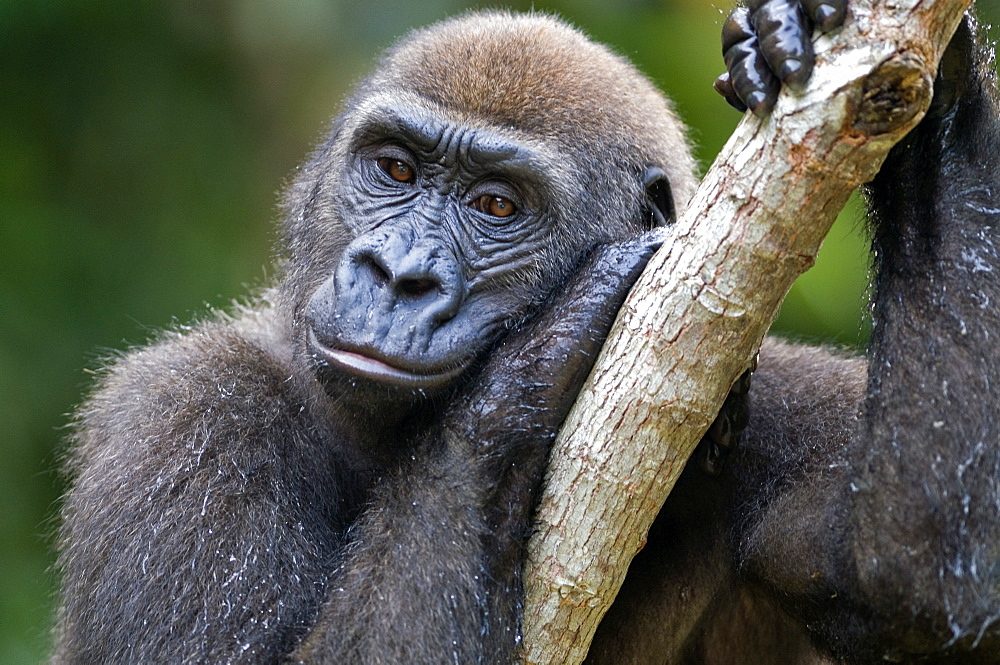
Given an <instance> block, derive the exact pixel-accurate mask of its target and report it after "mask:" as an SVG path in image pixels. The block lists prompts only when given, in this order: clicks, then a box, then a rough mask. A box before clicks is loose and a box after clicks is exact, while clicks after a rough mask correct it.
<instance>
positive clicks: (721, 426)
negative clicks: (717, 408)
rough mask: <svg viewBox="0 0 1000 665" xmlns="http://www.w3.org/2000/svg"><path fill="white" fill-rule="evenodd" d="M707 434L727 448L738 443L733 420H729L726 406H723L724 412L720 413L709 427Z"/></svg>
mask: <svg viewBox="0 0 1000 665" xmlns="http://www.w3.org/2000/svg"><path fill="white" fill-rule="evenodd" d="M706 436H708V438H709V439H711V440H712V441H713V442H715V443H716V444H718V445H719V446H721V447H722V448H725V449H726V450H729V449H730V448H733V447H734V446H735V445H736V433H735V432H734V430H733V424H732V422H730V420H729V414H728V413H726V412H725V407H723V411H722V413H720V414H719V416H718V417H717V418H716V419H715V420H714V421H713V422H712V425H711V426H710V427H709V428H708V432H707V433H706Z"/></svg>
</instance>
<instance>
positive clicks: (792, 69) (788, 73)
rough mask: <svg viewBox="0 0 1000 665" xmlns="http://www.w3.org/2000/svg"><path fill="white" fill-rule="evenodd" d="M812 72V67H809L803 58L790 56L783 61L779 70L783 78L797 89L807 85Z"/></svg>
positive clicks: (791, 86) (779, 74)
mask: <svg viewBox="0 0 1000 665" xmlns="http://www.w3.org/2000/svg"><path fill="white" fill-rule="evenodd" d="M811 74H812V67H807V66H806V64H805V63H803V62H802V61H801V60H796V59H794V58H789V59H788V60H785V61H784V62H783V63H781V69H780V70H779V71H778V76H779V77H780V78H781V80H782V81H784V82H785V84H786V85H788V86H789V87H790V88H792V89H794V90H796V91H799V90H802V88H804V87H805V85H806V83H807V82H808V81H809V76H810V75H811Z"/></svg>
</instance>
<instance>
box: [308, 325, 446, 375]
mask: <svg viewBox="0 0 1000 665" xmlns="http://www.w3.org/2000/svg"><path fill="white" fill-rule="evenodd" d="M309 338H310V339H309V343H310V346H311V347H312V351H313V355H314V357H316V358H317V359H319V360H322V361H324V362H326V363H328V364H329V365H331V366H334V367H339V368H340V369H343V370H346V371H348V372H350V373H351V374H355V375H361V376H365V377H368V378H370V379H374V380H376V381H380V382H382V383H391V384H395V385H398V386H403V387H407V388H426V387H432V386H437V385H441V384H444V383H448V382H449V381H451V380H452V379H454V378H456V377H457V376H458V375H459V374H461V373H462V371H464V369H465V366H464V364H463V365H459V366H458V367H455V368H454V369H451V370H448V371H445V372H438V373H431V374H418V373H415V372H410V371H407V370H404V369H400V368H398V367H393V366H392V365H389V364H388V363H386V362H383V361H381V360H377V359H376V358H372V357H371V356H366V355H363V354H360V353H355V352H353V351H343V350H341V349H335V348H332V347H329V346H326V345H325V344H323V343H322V342H320V341H319V340H318V339H316V333H315V332H313V331H310V332H309Z"/></svg>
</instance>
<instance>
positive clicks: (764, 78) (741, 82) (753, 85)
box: [725, 39, 781, 117]
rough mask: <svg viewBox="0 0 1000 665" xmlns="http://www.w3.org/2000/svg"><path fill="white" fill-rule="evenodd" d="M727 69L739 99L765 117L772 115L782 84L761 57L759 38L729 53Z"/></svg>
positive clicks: (757, 114) (739, 44)
mask: <svg viewBox="0 0 1000 665" xmlns="http://www.w3.org/2000/svg"><path fill="white" fill-rule="evenodd" d="M725 61H726V69H728V70H729V79H730V82H731V83H732V86H733V90H734V92H735V93H736V96H737V97H738V98H739V99H740V100H742V101H743V103H744V104H746V106H747V108H749V109H750V110H751V111H753V113H754V115H756V116H758V117H763V116H765V115H767V114H768V113H770V112H771V109H772V108H774V103H775V101H777V99H778V93H779V92H780V91H781V82H780V81H779V80H778V79H777V77H775V75H774V74H773V73H772V72H771V68H770V67H769V66H768V64H767V62H766V61H765V60H764V57H763V56H762V55H761V53H760V50H759V45H758V43H757V40H756V39H748V40H746V41H742V42H739V43H737V44H736V45H734V46H733V47H731V48H730V49H729V50H728V51H726V53H725Z"/></svg>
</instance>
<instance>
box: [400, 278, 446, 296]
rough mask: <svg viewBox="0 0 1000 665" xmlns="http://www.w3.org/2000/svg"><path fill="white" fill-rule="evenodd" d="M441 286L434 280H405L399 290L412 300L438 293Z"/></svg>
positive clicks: (401, 282)
mask: <svg viewBox="0 0 1000 665" xmlns="http://www.w3.org/2000/svg"><path fill="white" fill-rule="evenodd" d="M438 287H439V284H438V282H437V281H436V280H433V279H403V280H400V282H399V284H398V286H397V289H398V290H399V293H400V294H401V295H404V296H408V297H410V298H421V297H423V296H425V295H427V294H428V293H430V292H431V291H436V290H437V289H438Z"/></svg>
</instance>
